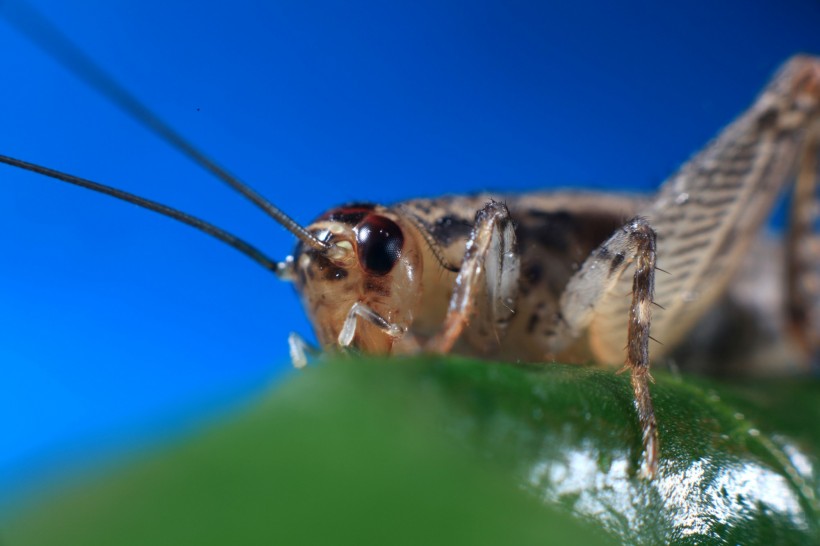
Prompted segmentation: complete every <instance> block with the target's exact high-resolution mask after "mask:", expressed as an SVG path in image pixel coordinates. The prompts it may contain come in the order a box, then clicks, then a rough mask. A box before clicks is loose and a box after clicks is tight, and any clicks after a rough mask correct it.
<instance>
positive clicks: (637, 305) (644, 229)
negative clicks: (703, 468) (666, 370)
mask: <svg viewBox="0 0 820 546" xmlns="http://www.w3.org/2000/svg"><path fill="white" fill-rule="evenodd" d="M633 263H634V264H635V274H634V276H633V278H632V303H631V305H630V307H629V322H628V324H629V325H628V327H627V332H626V362H625V364H624V367H623V368H621V371H626V370H629V371H630V372H631V374H632V377H631V382H632V390H633V392H634V395H635V409H636V410H637V412H638V420H639V422H640V425H641V431H642V433H643V449H644V467H643V475H644V476H646V477H649V478H651V477H654V476H655V475H656V474H657V471H658V451H659V450H658V426H657V423H656V421H655V410H654V407H653V405H652V397H651V396H650V393H649V381H653V379H652V376H651V375H650V373H649V340H650V337H649V326H650V319H651V315H652V303H653V297H654V291H655V232H654V230H653V229H652V228H651V227H650V225H649V223H648V222H647V221H646V219H644V218H633V219H632V220H630V221H629V222H627V223H626V225H625V226H624V227H622V228H621V229H619V230H618V231H617V232H616V233H615V234H614V235H612V236H611V237H610V238H609V239H608V240H606V241H605V242H604V243H603V244H602V245H601V246H599V247H598V248H597V249H595V250H594V251H593V252H592V254H591V255H590V256H589V258H587V260H586V261H585V262H584V265H583V266H582V267H581V269H580V270H579V271H578V272H577V273H576V274H575V275H573V277H572V279H570V281H569V283H568V284H567V287H566V289H565V290H564V293H563V295H562V297H561V303H560V308H561V310H560V315H559V318H558V320H557V321H558V324H556V328H555V334H554V336H553V337H552V339H551V340H550V345H551V346H552V349H553V351H554V352H560V350H561V349H563V348H564V347H565V346H566V345H568V344H569V343H570V342H571V341H572V340H574V339H576V338H578V337H579V336H580V335H581V333H582V332H583V331H584V330H586V329H587V328H588V327H589V325H590V324H592V322H593V321H594V320H595V318H596V316H597V314H598V313H600V304H601V302H603V301H604V300H605V299H606V296H608V295H609V294H610V293H611V292H612V290H613V289H617V287H618V286H619V285H618V279H619V278H620V277H621V275H622V274H623V273H624V272H625V271H626V270H627V269H628V268H629V267H630V266H631V265H632V264H633ZM590 342H591V344H592V345H593V348H594V345H595V340H594V339H591V340H590ZM598 356H599V358H601V355H598ZM612 359H613V357H612V355H607V358H604V359H603V360H604V361H608V360H612Z"/></svg>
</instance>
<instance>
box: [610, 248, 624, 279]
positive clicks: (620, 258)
mask: <svg viewBox="0 0 820 546" xmlns="http://www.w3.org/2000/svg"><path fill="white" fill-rule="evenodd" d="M624 260H626V256H625V255H624V253H623V252H618V253H617V254H615V256H614V257H613V258H612V262H611V263H610V264H609V276H610V277H611V276H612V275H614V274H615V272H616V271H617V270H618V268H619V267H621V264H623V263H624Z"/></svg>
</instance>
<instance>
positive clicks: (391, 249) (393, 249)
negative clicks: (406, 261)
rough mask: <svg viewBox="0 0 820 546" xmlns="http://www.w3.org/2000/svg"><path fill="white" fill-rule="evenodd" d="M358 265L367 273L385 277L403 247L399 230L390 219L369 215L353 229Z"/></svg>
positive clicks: (397, 259) (396, 260) (402, 236)
mask: <svg viewBox="0 0 820 546" xmlns="http://www.w3.org/2000/svg"><path fill="white" fill-rule="evenodd" d="M355 232H356V243H357V248H358V256H359V263H360V264H361V266H362V267H363V268H364V269H365V271H367V272H368V273H372V274H374V275H386V274H388V273H390V271H391V270H392V269H393V267H394V266H395V265H396V262H398V261H399V257H400V256H401V250H402V247H403V246H404V235H403V234H402V232H401V228H400V227H399V226H398V225H397V224H396V223H395V222H394V221H393V220H391V219H389V218H387V217H385V216H381V215H378V214H370V215H368V216H367V217H365V219H364V220H362V221H361V222H359V225H357V226H356V228H355Z"/></svg>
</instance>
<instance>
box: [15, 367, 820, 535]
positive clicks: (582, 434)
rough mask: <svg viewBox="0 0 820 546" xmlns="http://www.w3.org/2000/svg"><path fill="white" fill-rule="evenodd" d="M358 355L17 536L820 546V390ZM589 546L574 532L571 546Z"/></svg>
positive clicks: (318, 370) (38, 507) (119, 471)
mask: <svg viewBox="0 0 820 546" xmlns="http://www.w3.org/2000/svg"><path fill="white" fill-rule="evenodd" d="M659 375H660V376H659V377H658V383H657V384H656V385H655V386H654V387H653V394H654V399H655V404H656V409H657V414H658V420H659V424H660V434H661V450H662V451H661V453H662V462H661V469H660V476H659V477H658V478H657V479H655V480H652V481H645V480H641V479H639V478H638V477H637V473H638V469H639V464H640V461H641V453H640V433H639V431H638V428H637V424H636V418H635V415H634V409H633V406H632V398H631V391H630V388H629V383H628V377H626V376H616V375H613V374H612V373H610V372H607V371H600V370H594V369H589V368H583V367H568V366H560V365H550V366H540V367H517V366H511V365H501V364H488V363H484V362H472V361H467V360H459V359H434V358H426V359H412V360H408V359H394V360H389V361H378V360H352V359H351V360H344V361H342V360H339V361H332V362H324V363H320V364H318V365H315V366H312V367H310V368H308V369H307V370H305V371H303V372H301V373H294V374H293V375H292V376H291V377H289V378H287V379H286V380H285V381H283V382H281V383H280V384H278V385H277V386H276V387H275V388H273V389H272V390H271V391H270V392H268V393H267V394H266V395H265V396H263V397H260V399H258V400H256V401H254V402H253V403H251V404H249V406H248V407H246V408H245V409H244V410H242V411H238V412H236V414H234V415H232V416H230V417H228V418H225V419H222V420H220V421H219V422H218V423H215V424H213V425H212V426H210V428H208V429H206V431H205V432H201V433H199V434H197V435H195V436H193V437H188V438H186V439H184V440H178V441H176V442H175V443H174V444H173V445H169V446H164V447H161V448H157V449H154V450H153V451H152V453H150V454H148V455H143V456H142V457H140V458H138V459H136V460H133V459H134V458H132V460H129V461H127V462H122V461H121V462H120V463H119V464H116V465H110V466H112V467H113V468H109V469H107V470H104V471H99V472H97V473H96V474H94V475H91V476H89V475H86V476H84V477H82V478H76V477H74V478H72V479H71V480H70V484H69V485H64V486H63V487H62V488H61V489H60V492H59V493H56V494H55V493H53V492H50V493H49V495H48V496H47V497H44V498H39V499H37V502H33V503H31V505H30V506H29V507H28V508H26V509H24V510H19V511H18V513H16V514H14V515H13V516H12V517H11V519H9V518H7V519H6V520H5V521H3V522H2V523H0V543H1V544H3V545H4V546H18V545H19V546H23V545H33V544H50V545H51V544H53V545H60V546H69V545H83V546H91V545H106V546H110V545H152V546H154V545H188V544H191V545H194V544H195V545H210V544H214V545H217V544H218V545H226V544H232V545H233V544H243V545H244V544H271V545H278V544H282V545H291V544H331V545H336V544H356V545H364V544H379V545H382V544H385V545H388V544H389V545H403V544H407V545H411V544H413V545H417V544H418V545H420V544H425V545H426V544H448V545H453V544H469V545H473V544H475V545H479V544H567V543H571V544H576V545H586V544H618V543H629V544H664V543H673V544H767V545H773V544H778V545H780V544H820V505H819V504H818V497H820V481H819V477H818V461H819V459H818V455H820V425H818V423H820V383H818V382H817V381H810V380H805V381H803V382H796V381H795V382H788V381H783V382H767V383H759V384H741V385H732V386H726V385H717V384H714V383H711V382H708V381H706V380H700V379H697V380H693V379H689V378H687V379H685V380H682V379H678V378H674V377H671V376H669V375H662V374H659ZM570 541H572V542H570Z"/></svg>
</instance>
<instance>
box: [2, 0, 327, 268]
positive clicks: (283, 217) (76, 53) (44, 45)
mask: <svg viewBox="0 0 820 546" xmlns="http://www.w3.org/2000/svg"><path fill="white" fill-rule="evenodd" d="M0 14H2V15H3V16H4V17H5V18H6V20H7V21H8V22H9V23H11V25H12V26H13V27H14V28H16V29H17V30H18V31H19V32H21V33H22V34H23V35H25V36H26V37H27V38H28V39H29V40H31V41H32V42H34V43H35V44H36V45H37V46H38V47H40V48H41V49H42V50H43V51H45V52H46V53H47V54H48V55H50V56H51V57H52V58H54V59H55V60H56V61H58V62H59V63H60V64H62V65H63V66H64V67H65V68H67V69H68V70H69V71H70V72H72V73H73V74H74V75H75V76H77V77H78V78H80V79H81V80H83V81H85V83H87V84H88V85H89V86H91V87H92V88H93V89H96V90H97V91H98V92H100V93H101V94H102V95H103V96H105V97H106V98H107V99H108V100H110V101H111V102H113V103H114V104H116V105H117V106H118V107H120V108H121V109H122V110H123V111H125V113H127V114H128V115H130V116H131V117H132V118H134V119H135V120H136V121H138V122H140V123H141V124H142V125H143V126H145V127H146V128H148V129H149V130H151V131H153V132H154V133H155V134H157V135H158V136H159V137H160V138H162V139H164V140H165V141H166V142H168V143H169V144H171V145H172V146H174V147H175V148H177V149H178V150H179V151H181V152H182V153H183V154H185V155H187V156H188V157H189V158H191V159H193V160H194V161H195V162H196V163H197V164H199V165H200V166H201V167H203V168H205V169H206V170H208V171H210V172H211V173H212V174H214V175H216V176H217V177H218V178H219V179H221V180H222V181H223V182H225V183H227V184H228V185H229V186H231V187H232V188H233V189H235V190H236V191H238V192H239V193H241V194H242V195H244V196H245V197H246V198H248V199H250V200H251V201H252V202H253V203H254V204H256V205H257V206H258V207H259V208H261V209H262V210H264V211H265V212H266V213H268V214H269V215H270V216H271V217H272V218H273V219H274V220H276V221H277V222H278V223H279V224H281V225H282V226H284V228H285V229H287V230H288V231H290V232H291V233H293V234H294V235H295V236H296V237H298V238H299V239H300V240H301V241H302V242H304V243H305V244H307V245H308V246H310V247H311V248H313V249H315V250H318V251H320V252H322V253H326V252H328V251H329V250H330V249H331V248H332V245H330V244H328V243H326V242H324V241H321V240H319V239H317V238H316V237H314V236H313V235H312V234H310V233H309V232H308V231H307V230H306V229H305V228H303V227H302V226H300V225H299V224H298V223H297V222H296V221H295V220H294V219H293V218H291V217H290V216H288V215H287V214H285V213H284V212H283V211H282V210H281V209H279V207H277V206H275V205H274V204H273V203H271V202H269V201H268V200H267V199H265V198H264V197H262V196H261V195H260V194H258V193H257V192H256V191H255V190H253V189H252V188H251V187H250V186H248V185H247V184H245V183H243V182H241V181H240V180H239V179H238V178H237V177H235V176H233V175H232V174H230V173H229V172H228V171H227V170H225V169H224V168H222V167H221V166H219V165H218V164H217V163H216V162H214V161H213V160H212V159H210V158H209V157H208V156H206V155H205V154H204V153H202V152H201V151H199V150H198V149H197V148H196V147H194V146H193V145H192V144H191V143H190V142H188V141H187V140H186V139H185V138H183V137H182V135H180V134H179V133H177V132H176V131H175V130H174V129H172V128H171V127H170V126H169V125H168V124H167V123H165V122H164V121H162V120H161V119H160V118H159V117H158V116H157V115H156V114H154V113H153V112H152V111H151V110H150V109H149V108H148V107H147V106H145V105H144V104H142V103H141V102H140V101H139V100H137V98H136V97H134V96H133V95H132V94H131V93H129V92H128V90H127V89H125V88H124V87H123V86H121V85H120V84H119V83H117V81H116V80H115V79H114V78H112V77H111V76H109V75H108V73H107V72H105V71H104V70H103V69H102V68H100V67H99V66H98V65H97V64H96V63H95V62H94V61H93V60H92V59H91V58H90V57H89V56H88V55H86V54H85V53H83V51H82V50H81V49H80V48H78V47H77V46H76V45H74V43H73V42H72V41H71V40H69V39H68V37H66V36H65V35H64V34H63V33H62V32H60V30H59V29H58V28H57V27H55V26H54V25H52V24H51V23H50V22H49V21H48V20H47V19H46V18H45V17H43V16H42V15H41V14H40V13H39V12H38V11H36V10H35V9H34V8H32V7H31V6H28V5H27V4H25V3H24V2H21V1H14V2H12V1H9V0H6V1H0ZM9 164H11V163H9ZM16 166H19V165H16ZM29 170H31V169H29ZM35 172H39V171H35ZM43 174H44V173H43ZM47 176H50V175H47ZM60 180H62V178H60ZM104 193H105V192H104ZM110 195H113V194H110ZM129 195H130V194H129ZM131 202H135V201H131ZM172 210H173V209H172ZM178 219H179V218H178Z"/></svg>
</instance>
